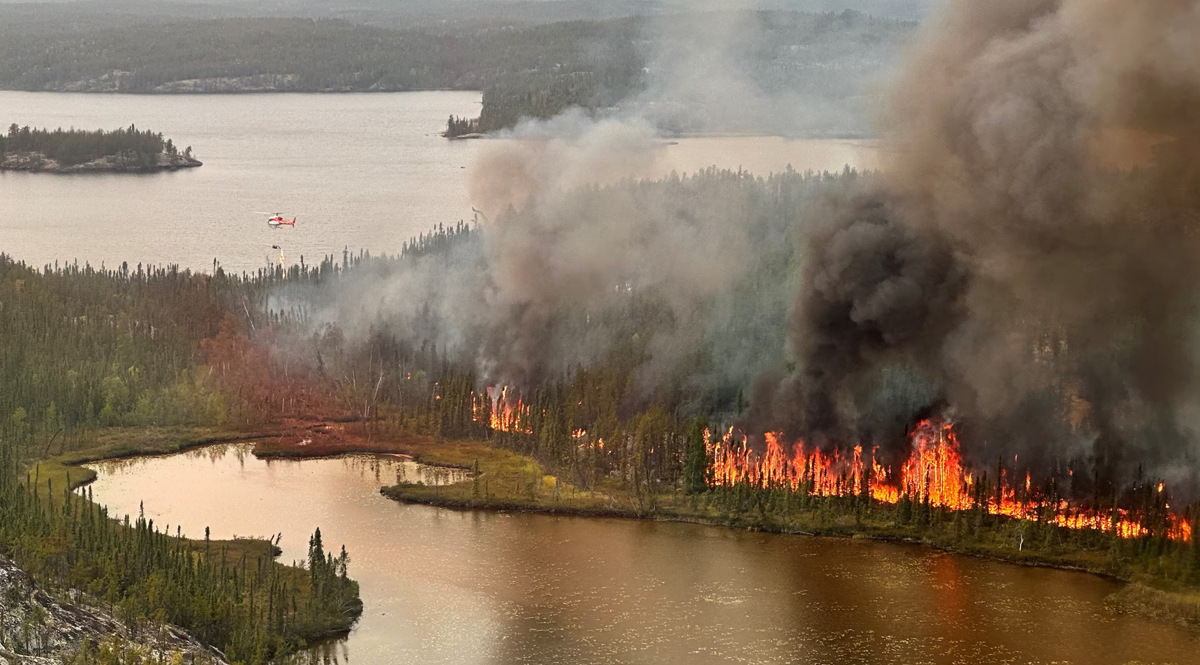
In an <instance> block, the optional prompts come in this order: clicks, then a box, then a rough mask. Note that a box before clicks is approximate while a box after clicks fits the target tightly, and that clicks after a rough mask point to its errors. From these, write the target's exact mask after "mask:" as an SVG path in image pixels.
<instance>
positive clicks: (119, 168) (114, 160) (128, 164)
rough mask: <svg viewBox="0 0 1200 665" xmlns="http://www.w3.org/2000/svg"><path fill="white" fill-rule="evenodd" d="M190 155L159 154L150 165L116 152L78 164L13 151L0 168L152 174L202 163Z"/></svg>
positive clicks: (9, 169)
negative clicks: (126, 157)
mask: <svg viewBox="0 0 1200 665" xmlns="http://www.w3.org/2000/svg"><path fill="white" fill-rule="evenodd" d="M203 165H204V162H201V161H200V160H198V159H195V158H194V157H188V156H185V155H180V154H175V155H169V154H167V153H160V154H159V155H158V156H157V159H156V161H155V163H154V164H151V165H147V164H144V163H142V162H140V161H133V160H128V159H125V158H124V157H122V156H120V155H108V156H107V157H101V158H99V159H94V160H92V161H90V162H84V163H82V164H70V165H63V164H60V163H59V162H58V161H57V160H55V159H52V158H50V157H47V156H45V155H43V154H42V153H40V152H14V153H8V154H6V155H4V158H3V159H2V160H0V171H23V172H26V173H59V174H71V173H155V172H158V171H177V170H179V169H190V168H196V167H197V166H203Z"/></svg>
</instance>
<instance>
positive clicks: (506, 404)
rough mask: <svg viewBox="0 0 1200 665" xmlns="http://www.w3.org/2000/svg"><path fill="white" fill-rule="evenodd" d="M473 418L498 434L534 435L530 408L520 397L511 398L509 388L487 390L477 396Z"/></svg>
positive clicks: (473, 408)
mask: <svg viewBox="0 0 1200 665" xmlns="http://www.w3.org/2000/svg"><path fill="white" fill-rule="evenodd" d="M493 393H494V394H493ZM472 417H473V418H474V420H475V422H477V423H483V424H486V425H487V426H488V427H490V428H492V429H493V430H494V431H497V432H512V433H520V434H533V427H532V426H531V425H530V424H529V407H528V406H527V405H526V404H525V402H523V401H522V400H521V397H520V396H519V395H518V396H516V397H509V394H508V386H504V387H503V388H501V389H500V390H499V391H495V389H493V388H487V389H486V391H485V393H484V394H483V395H478V394H476V395H475V399H474V404H473V406H472Z"/></svg>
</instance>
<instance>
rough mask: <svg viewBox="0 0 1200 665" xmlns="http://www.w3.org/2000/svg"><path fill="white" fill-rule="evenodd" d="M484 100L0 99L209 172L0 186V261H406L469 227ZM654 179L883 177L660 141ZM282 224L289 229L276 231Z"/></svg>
mask: <svg viewBox="0 0 1200 665" xmlns="http://www.w3.org/2000/svg"><path fill="white" fill-rule="evenodd" d="M480 101H481V96H480V94H479V93H475V92H412V93H387V94H337V95H328V94H327V95H321V94H263V95H200V96H168V95H99V94H90V95H89V94H65V93H29V92H11V91H0V126H2V127H7V126H8V125H9V124H11V123H14V122H15V123H17V124H19V125H30V126H34V127H51V128H56V127H64V128H70V127H76V128H80V129H97V128H105V129H115V128H117V127H124V126H128V125H130V124H136V125H137V126H138V127H142V128H146V129H153V130H154V131H158V132H162V133H163V134H164V136H166V137H167V138H171V139H172V140H174V141H175V143H176V144H177V145H179V146H180V148H183V147H186V146H192V148H193V149H194V150H195V153H196V156H197V157H198V158H199V159H200V160H201V161H203V162H204V166H202V167H200V168H196V169H187V170H183V171H177V172H173V173H156V174H147V175H134V174H83V175H65V176H64V175H50V174H30V173H7V172H6V173H0V252H5V253H7V254H9V255H12V256H14V257H16V258H18V259H21V260H24V261H26V262H27V263H30V264H33V265H35V266H42V265H45V264H52V263H54V262H55V261H59V262H70V261H76V260H77V261H79V262H80V263H85V262H90V263H91V264H92V265H100V264H104V265H107V266H109V267H113V266H117V265H120V264H121V262H122V261H127V262H129V264H130V265H136V264H137V263H139V262H141V263H154V264H170V263H174V264H177V265H179V266H181V267H184V268H191V269H193V270H211V269H212V265H213V260H214V259H217V260H218V261H219V262H220V263H221V265H223V266H224V267H225V269H226V270H233V271H238V272H240V271H246V270H254V269H256V268H259V267H262V266H264V265H266V264H267V263H269V262H274V261H276V260H278V252H277V251H275V250H273V249H272V248H271V246H272V245H281V246H282V247H283V248H284V253H285V258H286V260H287V261H288V262H289V263H295V262H297V261H299V258H300V256H302V255H303V256H304V257H305V260H306V261H308V262H310V263H313V262H316V261H317V260H319V258H320V257H321V256H323V255H326V254H335V255H337V256H340V255H341V252H342V250H343V249H345V248H349V249H350V250H351V251H357V250H359V249H366V250H370V251H372V252H377V253H378V252H385V253H396V252H399V251H400V249H401V247H402V245H403V243H404V241H406V240H408V239H409V238H411V237H413V236H415V235H416V234H418V233H421V232H424V231H428V230H429V229H430V228H432V227H434V226H436V225H437V224H439V223H442V224H453V223H455V222H458V221H459V220H463V219H466V220H469V219H471V217H472V212H471V201H470V198H469V197H468V194H467V182H466V173H467V170H468V169H467V167H468V166H469V165H470V164H471V161H472V160H473V159H474V157H475V155H476V154H477V152H478V151H479V148H480V146H481V145H482V144H484V143H486V141H448V140H446V139H444V138H442V137H441V136H440V135H439V132H441V131H442V130H443V129H444V127H445V123H446V119H447V117H448V116H450V115H451V114H454V115H460V116H461V115H469V116H475V115H478V113H479V108H480ZM661 149H662V151H663V155H662V156H661V157H660V158H658V159H657V160H656V167H655V168H656V169H657V170H658V171H660V172H661V173H664V174H665V173H668V172H670V171H671V170H676V171H681V172H694V171H696V170H699V169H701V168H705V167H707V166H712V165H717V166H723V167H729V168H737V167H739V166H740V167H744V168H746V169H747V170H749V171H751V172H754V173H758V174H764V175H765V174H766V173H767V172H770V171H779V170H782V169H783V168H784V167H785V166H787V165H788V164H791V165H792V166H794V167H795V168H796V169H797V170H801V171H803V170H806V169H813V170H817V171H820V170H841V169H842V168H843V167H844V166H845V165H847V164H849V165H852V166H855V167H859V168H874V167H875V166H877V164H876V158H875V154H874V147H873V145H872V143H871V142H865V141H831V140H819V141H805V140H784V139H779V138H772V137H737V136H733V137H697V138H686V139H680V140H676V141H669V142H668V141H664V142H663V144H662V148H661ZM275 212H279V213H281V214H283V215H284V216H285V217H287V218H289V219H290V218H292V217H293V216H295V217H297V218H298V221H297V224H296V228H294V229H291V228H281V229H271V228H269V227H268V226H267V224H266V219H267V217H268V216H269V215H270V214H272V213H275Z"/></svg>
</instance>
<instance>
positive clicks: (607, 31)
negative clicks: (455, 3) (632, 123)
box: [0, 7, 916, 136]
mask: <svg viewBox="0 0 1200 665" xmlns="http://www.w3.org/2000/svg"><path fill="white" fill-rule="evenodd" d="M5 11H10V12H11V11H13V10H5V9H4V8H3V7H0V17H3V16H4V12H5ZM16 18H17V19H18V20H16V21H14V22H13V24H12V26H10V27H9V28H8V29H7V30H5V29H4V28H0V35H2V36H3V37H4V39H2V40H0V88H5V89H11V90H41V91H59V92H121V93H157V94H197V93H239V92H394V91H406V90H434V89H453V90H482V91H483V108H482V110H481V115H480V117H479V118H478V120H477V122H476V124H475V125H474V126H472V127H469V128H464V127H462V126H448V127H447V130H448V131H447V135H449V136H455V135H459V134H462V133H475V132H484V133H486V132H491V131H495V130H498V129H503V128H507V127H512V126H513V125H515V124H516V123H517V122H518V121H519V120H520V119H521V118H525V117H530V118H549V117H552V116H554V115H557V114H558V113H560V112H561V111H562V110H564V109H566V108H568V107H572V106H578V107H582V108H584V109H588V110H598V109H605V108H609V107H612V106H615V105H617V104H619V103H621V102H622V101H623V100H626V99H629V98H630V97H631V96H633V95H635V94H636V93H639V92H641V91H643V90H644V89H645V88H646V86H647V85H648V76H652V75H654V74H655V70H654V69H653V67H652V65H653V64H654V62H653V61H654V60H655V59H656V58H657V57H658V56H659V54H660V53H661V52H662V51H663V50H664V49H689V48H697V47H698V46H699V45H698V44H694V43H691V42H693V41H701V40H702V38H701V37H698V36H696V35H692V34H687V33H686V32H685V33H679V32H678V31H676V30H675V29H674V27H673V25H674V22H676V21H678V20H679V19H677V18H675V17H673V16H666V15H647V16H632V17H625V18H607V19H603V20H577V21H563V22H558V23H547V24H541V25H530V26H522V27H506V28H503V29H501V28H498V27H497V26H494V25H489V26H486V27H479V26H474V27H459V28H455V29H449V30H444V31H434V30H432V29H431V28H428V27H425V28H419V29H417V28H406V29H393V28H388V27H379V26H377V25H363V24H359V23H352V22H349V21H345V20H334V19H321V20H313V19H308V18H271V17H245V18H221V19H207V20H206V19H195V18H188V19H181V18H178V17H170V16H168V17H159V18H157V19H155V20H153V21H142V22H131V24H128V25H112V24H111V23H109V22H106V21H102V20H100V19H98V18H97V19H92V20H91V21H80V22H79V24H78V25H77V27H76V29H63V28H57V29H56V28H53V27H48V26H46V25H45V24H44V23H41V22H37V21H35V20H34V19H33V18H30V17H27V16H24V15H17V17H16ZM731 19H736V20H737V21H739V22H743V23H745V24H746V25H747V28H746V29H747V31H748V34H749V35H751V36H750V37H747V38H746V40H745V43H744V44H742V45H741V46H739V47H738V49H737V52H736V53H735V54H734V55H736V57H737V58H739V59H742V60H744V61H745V67H744V69H745V71H746V73H745V75H744V76H745V77H747V78H748V79H751V80H750V81H748V82H752V83H753V84H754V85H755V86H758V87H760V88H762V89H770V90H772V91H774V92H776V93H780V94H783V93H788V92H789V91H790V92H793V93H803V94H805V95H814V96H816V97H818V98H822V99H828V100H829V101H828V103H829V104H832V105H833V106H835V107H841V108H843V109H845V112H844V113H841V114H835V115H841V116H845V118H843V119H844V120H845V122H843V123H842V124H840V125H838V126H837V127H836V128H835V130H834V131H837V132H841V133H863V132H865V131H866V129H865V126H866V125H865V116H864V115H863V113H862V109H859V108H858V106H859V104H860V101H859V100H858V98H859V97H861V96H862V94H863V90H864V89H865V87H866V84H867V81H868V80H869V79H870V78H871V77H872V76H874V75H876V74H877V73H878V72H879V71H881V69H882V68H884V67H885V66H886V65H887V63H888V62H890V60H891V59H892V58H893V57H894V54H895V52H896V51H897V50H898V49H899V47H900V46H901V45H902V44H904V43H905V42H906V41H907V40H908V39H909V38H911V36H912V35H913V34H914V32H915V27H916V26H915V24H914V23H912V22H906V21H898V20H892V19H883V18H876V17H872V16H868V15H866V14H861V13H858V12H853V11H843V12H839V13H802V12H788V11H762V12H751V13H745V14H739V15H731V16H730V17H723V16H719V15H714V16H712V17H705V18H704V20H705V21H713V22H717V23H719V22H722V21H725V22H728V21H729V20H731ZM22 21H24V22H28V23H29V24H30V25H31V26H32V27H31V29H29V30H21V29H20V27H21V25H22ZM751 44H752V46H751ZM672 123H675V124H679V121H678V120H675V119H669V121H668V122H665V123H664V125H667V128H668V129H678V130H682V131H689V130H692V129H695V127H694V126H693V125H696V121H695V120H693V121H692V122H691V123H690V124H689V123H683V125H682V126H680V127H672V126H671V125H672ZM464 129H468V130H471V131H465V132H464ZM715 129H720V127H715ZM800 131H803V130H800Z"/></svg>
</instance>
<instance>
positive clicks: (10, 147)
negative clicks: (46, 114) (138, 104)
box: [0, 123, 192, 166]
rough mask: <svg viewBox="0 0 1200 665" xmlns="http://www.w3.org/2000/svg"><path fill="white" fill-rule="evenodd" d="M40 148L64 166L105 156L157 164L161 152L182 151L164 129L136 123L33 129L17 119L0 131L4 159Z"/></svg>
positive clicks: (187, 154) (173, 153)
mask: <svg viewBox="0 0 1200 665" xmlns="http://www.w3.org/2000/svg"><path fill="white" fill-rule="evenodd" d="M29 152H38V153H41V154H42V155H44V156H45V157H47V158H49V159H53V160H54V161H56V162H58V163H59V164H61V165H63V166H73V165H75V164H83V163H85V162H90V161H93V160H96V159H100V158H103V157H116V158H119V159H120V160H121V161H122V162H123V163H125V164H131V165H132V164H140V165H144V166H154V165H155V164H157V163H158V156H159V155H162V154H165V155H169V156H172V157H173V156H176V155H179V154H180V152H179V149H178V148H176V147H175V142H174V141H172V140H171V139H163V135H162V134H161V133H156V132H153V131H151V130H143V129H138V128H137V127H136V126H135V125H130V126H129V127H125V128H121V129H115V130H112V131H105V130H103V129H98V130H95V131H86V130H81V129H69V130H64V129H62V128H61V127H60V128H58V129H55V130H49V129H31V128H30V127H29V126H28V125H27V126H24V127H21V126H18V125H17V124H16V123H13V124H12V125H10V126H9V128H8V133H7V134H5V135H0V161H3V159H4V157H5V155H6V154H8V153H29ZM183 155H184V156H185V157H189V158H190V157H191V156H192V148H191V146H188V147H187V148H185V149H184V151H183Z"/></svg>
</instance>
